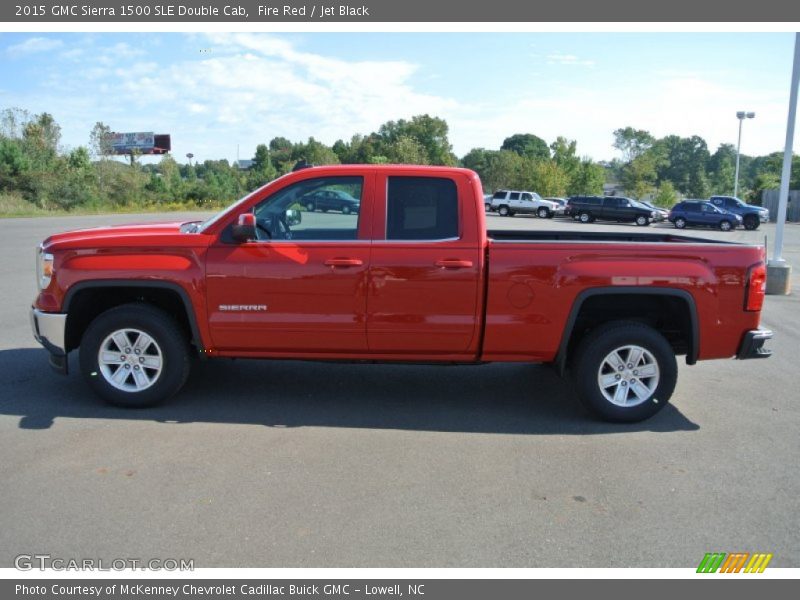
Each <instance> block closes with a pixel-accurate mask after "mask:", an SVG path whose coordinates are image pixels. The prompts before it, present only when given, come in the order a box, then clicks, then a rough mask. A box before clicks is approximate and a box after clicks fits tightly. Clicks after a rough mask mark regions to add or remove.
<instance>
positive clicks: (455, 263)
mask: <svg viewBox="0 0 800 600" xmlns="http://www.w3.org/2000/svg"><path fill="white" fill-rule="evenodd" d="M436 266H437V267H441V268H442V269H468V268H470V267H471V266H472V261H471V260H460V259H457V258H445V259H443V260H437V261H436Z"/></svg>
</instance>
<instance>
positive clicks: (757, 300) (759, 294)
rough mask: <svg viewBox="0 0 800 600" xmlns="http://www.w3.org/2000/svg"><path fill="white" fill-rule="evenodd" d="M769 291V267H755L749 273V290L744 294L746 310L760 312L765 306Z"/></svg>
mask: <svg viewBox="0 0 800 600" xmlns="http://www.w3.org/2000/svg"><path fill="white" fill-rule="evenodd" d="M766 289H767V267H766V266H764V263H763V262H762V263H758V264H757V265H753V266H752V267H750V269H748V271H747V289H746V290H745V293H744V309H745V310H749V311H753V312H758V311H760V310H761V307H762V306H763V305H764V294H765V293H766Z"/></svg>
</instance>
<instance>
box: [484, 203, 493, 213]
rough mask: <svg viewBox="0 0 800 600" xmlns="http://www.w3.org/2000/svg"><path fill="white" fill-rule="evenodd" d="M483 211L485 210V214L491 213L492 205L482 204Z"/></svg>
mask: <svg viewBox="0 0 800 600" xmlns="http://www.w3.org/2000/svg"><path fill="white" fill-rule="evenodd" d="M483 210H485V211H486V212H492V205H491V204H484V205H483Z"/></svg>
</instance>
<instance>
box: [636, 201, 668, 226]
mask: <svg viewBox="0 0 800 600" xmlns="http://www.w3.org/2000/svg"><path fill="white" fill-rule="evenodd" d="M639 204H644V206H645V207H647V208H649V209H650V210H652V211H654V212H655V213H656V217H655V220H656V221H663V220H664V219H666V218H667V217H668V216H669V211H668V210H667V209H665V208H661V207H660V206H656V205H655V204H653V203H652V202H648V201H646V200H639Z"/></svg>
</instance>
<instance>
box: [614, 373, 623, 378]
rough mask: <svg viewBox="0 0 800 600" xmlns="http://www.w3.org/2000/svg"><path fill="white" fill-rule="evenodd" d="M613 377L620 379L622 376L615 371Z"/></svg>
mask: <svg viewBox="0 0 800 600" xmlns="http://www.w3.org/2000/svg"><path fill="white" fill-rule="evenodd" d="M614 377H615V378H616V379H621V378H622V375H620V374H619V373H617V374H616V375H614Z"/></svg>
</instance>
